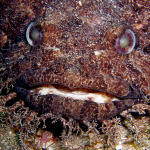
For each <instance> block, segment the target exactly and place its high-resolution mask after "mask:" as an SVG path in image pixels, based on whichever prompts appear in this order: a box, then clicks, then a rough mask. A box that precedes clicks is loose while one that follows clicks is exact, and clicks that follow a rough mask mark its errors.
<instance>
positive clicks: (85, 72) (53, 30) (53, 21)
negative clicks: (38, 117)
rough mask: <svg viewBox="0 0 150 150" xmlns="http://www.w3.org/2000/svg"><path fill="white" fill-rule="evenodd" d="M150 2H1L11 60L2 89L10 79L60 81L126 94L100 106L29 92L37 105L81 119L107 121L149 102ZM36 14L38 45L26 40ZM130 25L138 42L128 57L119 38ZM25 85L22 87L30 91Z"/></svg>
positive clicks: (6, 54)
mask: <svg viewBox="0 0 150 150" xmlns="http://www.w3.org/2000/svg"><path fill="white" fill-rule="evenodd" d="M139 4H140V5H139ZM148 6H149V2H148V1H146V2H145V3H142V2H140V1H139V3H138V2H136V3H128V2H126V1H125V2H122V3H121V2H118V1H114V2H112V1H107V0H105V1H103V2H102V1H100V0H99V1H98V0H81V1H75V0H70V1H63V0H62V1H55V0H54V1H48V0H45V1H43V0H41V1H40V2H38V1H36V0H26V1H24V0H19V1H15V0H12V1H1V7H3V11H1V13H0V20H2V22H1V23H0V30H1V31H2V32H1V33H2V34H1V37H0V38H1V39H3V37H5V40H3V43H2V44H1V48H2V50H1V52H0V57H1V58H2V66H6V67H5V69H4V71H3V70H2V73H1V74H0V75H1V76H0V79H1V81H2V84H1V90H2V91H3V89H5V87H7V86H8V85H9V84H11V86H12V87H14V89H16V88H15V87H18V89H19V88H20V87H22V88H26V90H29V89H32V88H35V87H36V86H41V85H43V84H52V85H57V86H62V87H65V88H67V89H78V88H83V89H88V90H93V91H102V92H106V93H108V94H112V95H114V96H117V97H119V98H121V99H122V101H121V102H118V103H110V104H99V105H98V104H96V103H93V102H88V101H86V102H80V101H78V98H77V101H75V100H73V101H72V100H70V99H69V98H68V99H67V98H62V97H58V96H56V95H49V96H45V97H44V96H41V98H40V97H38V96H32V95H30V92H27V97H25V96H23V97H22V98H23V99H24V101H25V102H26V103H28V105H29V106H30V105H32V108H33V109H34V111H37V112H40V113H48V112H52V114H53V115H56V116H65V117H71V118H74V119H77V120H80V119H81V120H84V119H85V120H95V119H98V120H103V119H106V118H109V117H112V116H114V115H116V114H117V113H119V112H121V111H122V110H124V109H127V108H128V107H130V106H132V105H133V104H134V103H135V101H138V102H139V101H142V100H143V98H144V96H145V95H149V94H150V69H149V66H150V53H149V52H150V51H149V46H150V45H149V43H150V33H149V31H150V29H149V23H150V22H149V21H150V18H149V17H148V16H150V14H149V12H150V11H149V7H148ZM33 20H35V21H37V23H38V24H39V25H40V26H41V28H42V33H43V41H42V43H41V45H40V46H38V47H31V46H30V45H28V43H27V41H26V39H25V31H26V28H27V25H28V24H29V23H30V22H31V21H33ZM125 29H131V30H132V31H133V32H134V33H135V36H136V46H135V50H134V51H132V52H131V53H130V54H127V55H120V54H118V53H117V51H116V50H115V47H114V46H115V39H116V38H117V37H118V36H119V35H120V34H122V33H123V32H124V31H125ZM95 52H98V53H99V55H95ZM14 89H13V90H14ZM20 91H21V90H17V93H18V94H19V95H20V96H22V95H24V93H22V91H21V92H20ZM124 98H125V99H127V100H125V101H123V99H124ZM77 105H78V107H76V106H77ZM46 106H49V107H46Z"/></svg>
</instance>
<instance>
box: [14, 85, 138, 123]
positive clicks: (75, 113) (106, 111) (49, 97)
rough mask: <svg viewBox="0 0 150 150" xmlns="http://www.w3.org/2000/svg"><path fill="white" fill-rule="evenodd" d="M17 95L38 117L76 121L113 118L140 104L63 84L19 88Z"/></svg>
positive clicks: (132, 100) (135, 99) (133, 100)
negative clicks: (71, 87) (53, 117)
mask: <svg viewBox="0 0 150 150" xmlns="http://www.w3.org/2000/svg"><path fill="white" fill-rule="evenodd" d="M16 92H17V94H18V96H19V97H20V98H21V99H22V100H23V101H24V102H25V105H26V106H27V107H29V108H30V109H31V110H33V111H35V112H38V114H39V115H44V114H45V115H46V114H52V115H55V116H58V117H65V118H70V117H71V118H74V119H76V120H82V119H83V120H84V119H85V120H103V119H106V118H110V117H113V116H115V115H117V114H118V113H120V112H122V111H123V110H125V109H128V108H130V107H131V106H132V105H134V104H136V103H137V102H138V98H135V97H133V98H132V99H130V98H128V97H126V98H118V97H116V96H114V95H111V94H109V93H105V92H99V91H93V90H91V89H90V90H89V89H69V88H66V87H65V88H64V87H62V86H60V85H50V84H46V85H40V86H36V87H32V88H28V89H27V88H22V87H18V86H16Z"/></svg>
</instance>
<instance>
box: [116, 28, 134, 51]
mask: <svg viewBox="0 0 150 150" xmlns="http://www.w3.org/2000/svg"><path fill="white" fill-rule="evenodd" d="M135 44H136V38H135V34H134V33H133V31H131V30H130V29H127V30H126V31H125V33H124V34H123V35H121V36H119V37H118V38H117V39H116V43H115V48H116V51H117V52H118V53H120V54H129V53H131V52H132V51H133V50H134V47H135Z"/></svg>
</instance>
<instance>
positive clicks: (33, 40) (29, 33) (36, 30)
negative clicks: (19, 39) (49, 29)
mask: <svg viewBox="0 0 150 150" xmlns="http://www.w3.org/2000/svg"><path fill="white" fill-rule="evenodd" d="M42 37H43V34H42V30H41V27H40V26H39V25H38V24H37V23H36V22H31V23H30V24H29V25H28V27H27V30H26V40H27V42H28V43H29V44H30V45H31V46H39V45H40V44H41V42H42Z"/></svg>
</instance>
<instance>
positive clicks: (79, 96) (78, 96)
mask: <svg viewBox="0 0 150 150" xmlns="http://www.w3.org/2000/svg"><path fill="white" fill-rule="evenodd" d="M30 92H31V93H36V94H38V95H41V96H43V95H50V94H52V95H57V96H60V97H65V98H71V99H74V100H81V101H85V100H89V101H93V102H95V103H98V104H101V103H111V102H113V101H120V99H118V98H117V97H115V96H111V95H107V94H105V93H102V92H88V91H84V90H65V89H63V88H57V87H54V86H52V85H48V86H42V87H38V88H35V89H32V90H30Z"/></svg>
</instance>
